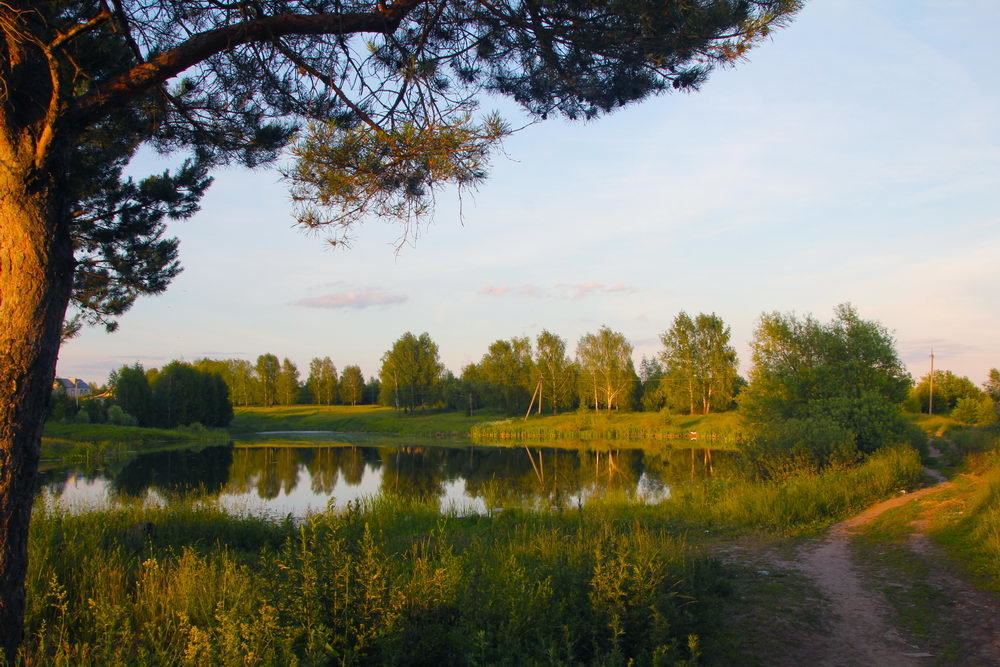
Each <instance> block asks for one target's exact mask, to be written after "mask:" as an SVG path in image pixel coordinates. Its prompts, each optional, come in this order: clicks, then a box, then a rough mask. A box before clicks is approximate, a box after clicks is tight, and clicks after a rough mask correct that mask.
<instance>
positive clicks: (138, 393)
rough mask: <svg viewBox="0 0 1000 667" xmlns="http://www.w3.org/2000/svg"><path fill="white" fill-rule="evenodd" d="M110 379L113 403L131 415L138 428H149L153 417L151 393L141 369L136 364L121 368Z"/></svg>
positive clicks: (143, 371) (144, 372)
mask: <svg viewBox="0 0 1000 667" xmlns="http://www.w3.org/2000/svg"><path fill="white" fill-rule="evenodd" d="M110 379H111V382H112V392H113V394H114V399H115V403H116V404H117V405H119V406H121V409H122V410H124V411H125V412H126V413H128V414H130V415H132V417H134V418H135V420H136V422H137V423H138V424H139V426H149V425H150V424H151V422H152V417H153V414H152V401H153V393H152V391H151V390H150V388H149V382H148V381H147V380H146V371H145V370H144V369H143V367H142V366H141V365H140V364H138V363H136V364H135V365H134V366H122V367H121V368H120V369H118V371H116V372H115V373H113V374H112V377H111V378H110Z"/></svg>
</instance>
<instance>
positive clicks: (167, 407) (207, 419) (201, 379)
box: [49, 361, 233, 428]
mask: <svg viewBox="0 0 1000 667" xmlns="http://www.w3.org/2000/svg"><path fill="white" fill-rule="evenodd" d="M49 418H50V419H68V418H72V419H73V420H74V421H77V422H90V423H94V422H100V423H111V424H120V425H123V426H154V427H159V428H174V427H176V426H190V425H192V424H201V425H202V426H210V427H224V426H228V425H229V423H230V422H231V421H232V419H233V404H232V401H231V400H230V393H229V387H228V385H227V383H226V381H225V380H224V379H223V378H222V376H221V375H219V374H218V373H217V372H215V371H213V370H212V369H211V368H206V367H205V366H204V365H203V364H194V365H193V364H187V363H184V362H182V361H172V362H170V363H169V364H167V365H165V366H164V367H163V368H150V369H148V370H147V369H145V368H143V367H142V365H141V364H138V363H136V364H134V365H132V366H122V367H121V368H119V369H118V370H115V371H112V372H111V375H110V376H109V377H108V386H107V387H106V388H102V389H101V391H100V392H98V393H97V395H96V396H93V397H88V398H85V399H84V400H82V401H80V405H79V408H78V409H77V406H75V405H74V404H73V403H71V402H70V401H69V400H68V399H67V398H66V396H65V392H62V391H60V390H58V389H57V390H56V391H55V392H54V393H53V400H52V404H51V408H50V413H49Z"/></svg>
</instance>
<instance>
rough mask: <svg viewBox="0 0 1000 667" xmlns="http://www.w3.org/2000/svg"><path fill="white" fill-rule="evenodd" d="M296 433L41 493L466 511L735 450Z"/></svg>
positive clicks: (168, 457) (179, 454)
mask: <svg viewBox="0 0 1000 667" xmlns="http://www.w3.org/2000/svg"><path fill="white" fill-rule="evenodd" d="M289 436H290V434H268V435H265V436H258V437H255V438H253V439H250V440H239V441H236V442H233V443H230V444H228V445H216V446H203V447H194V448H185V449H172V450H165V451H155V452H148V453H137V454H128V455H124V456H118V457H113V458H108V459H104V460H100V461H98V462H96V463H95V462H92V463H90V464H84V463H74V464H71V465H61V464H60V465H57V466H56V467H50V468H48V469H46V470H44V471H43V472H42V473H41V475H40V484H39V494H41V495H43V496H45V497H46V499H49V500H58V501H60V502H61V503H63V504H65V505H66V506H68V507H70V508H88V507H96V506H101V505H104V504H107V503H114V502H121V501H136V500H139V501H144V502H150V503H169V502H172V501H174V500H177V499H182V498H189V497H210V498H215V499H217V500H218V502H219V503H220V504H221V505H222V506H223V507H226V508H231V509H233V510H234V511H236V510H247V511H250V512H252V513H254V514H261V515H268V516H273V517H275V518H283V517H286V516H288V515H291V516H292V517H296V518H301V517H303V516H305V515H307V514H308V513H311V512H319V511H323V510H325V509H326V508H327V507H335V508H343V507H345V506H346V505H347V504H348V503H350V502H352V501H356V500H359V499H362V498H365V497H371V496H375V495H377V494H380V493H381V494H392V495H402V496H405V497H409V498H416V499H420V500H424V501H428V502H432V503H437V505H438V506H439V507H440V509H441V511H454V512H457V513H459V514H468V513H487V512H493V511H496V510H497V509H502V508H505V507H513V506H531V507H576V506H577V505H581V504H585V503H586V502H588V500H590V499H593V498H595V497H600V496H605V495H607V494H609V493H615V494H620V495H624V496H626V497H629V498H632V499H634V500H635V501H636V502H657V501H659V500H661V499H663V498H666V497H668V496H669V494H670V489H671V488H672V487H675V486H676V485H677V484H680V483H684V482H686V481H690V480H691V479H702V478H704V477H705V476H708V475H711V474H713V472H715V471H716V470H717V469H718V468H719V467H720V466H725V464H726V461H727V457H726V452H714V453H713V452H712V450H708V449H688V448H684V449H680V448H677V447H673V446H670V445H666V444H664V443H662V442H651V443H640V442H632V441H629V442H627V443H624V442H623V443H621V445H622V446H621V447H615V446H613V445H607V443H604V444H602V446H599V447H594V446H590V447H587V446H586V445H585V444H584V443H579V444H578V445H577V446H575V447H573V448H566V447H562V448H556V447H525V446H520V447H518V446H510V443H509V442H507V443H504V444H505V446H503V447H492V446H484V445H481V444H480V445H474V444H472V443H471V442H463V441H451V440H449V441H430V442H421V441H417V440H413V439H404V438H396V439H387V438H379V439H371V438H366V437H364V436H350V435H348V434H304V433H303V434H295V435H294V436H292V437H294V438H295V439H294V440H290V439H289Z"/></svg>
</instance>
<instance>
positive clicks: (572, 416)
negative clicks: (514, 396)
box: [470, 412, 743, 443]
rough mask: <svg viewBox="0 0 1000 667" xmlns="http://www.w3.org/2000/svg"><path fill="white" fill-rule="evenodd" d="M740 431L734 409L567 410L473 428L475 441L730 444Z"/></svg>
mask: <svg viewBox="0 0 1000 667" xmlns="http://www.w3.org/2000/svg"><path fill="white" fill-rule="evenodd" d="M742 432H743V422H742V419H741V417H740V416H739V415H738V414H736V413H735V412H723V413H718V414H710V415H670V414H666V413H661V412H626V413H622V414H618V413H614V414H610V415H608V414H599V413H594V412H567V413H565V414H560V415H533V416H531V417H529V418H528V419H527V420H525V419H521V418H517V419H504V420H499V421H490V422H484V423H481V424H476V425H474V426H473V427H472V429H471V431H470V435H471V436H472V437H473V439H475V440H477V441H488V440H507V439H510V440H518V441H532V442H545V441H550V440H576V441H588V440H639V439H644V440H661V439H662V440H685V441H686V440H690V439H691V438H692V437H693V436H694V435H695V434H696V437H697V439H698V440H699V441H701V440H709V441H713V440H714V441H718V442H720V443H732V442H735V440H736V439H737V438H738V437H739V435H740V434H741V433H742Z"/></svg>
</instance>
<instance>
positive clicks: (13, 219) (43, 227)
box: [0, 145, 73, 664]
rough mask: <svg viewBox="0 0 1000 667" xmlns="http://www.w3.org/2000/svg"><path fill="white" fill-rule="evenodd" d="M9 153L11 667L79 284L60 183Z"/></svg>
mask: <svg viewBox="0 0 1000 667" xmlns="http://www.w3.org/2000/svg"><path fill="white" fill-rule="evenodd" d="M2 152H3V155H2V158H3V159H2V160H0V359H2V360H3V363H0V648H2V649H3V651H4V653H6V655H7V657H8V661H9V662H11V663H12V664H13V662H14V655H15V651H16V650H17V646H18V644H19V643H20V641H21V636H22V634H23V628H24V579H25V574H26V572H27V567H28V521H29V518H30V516H31V506H32V501H33V498H34V491H35V477H36V473H37V470H38V453H39V446H40V442H41V435H42V426H43V418H44V415H45V411H46V409H47V407H48V401H49V395H50V393H51V389H52V380H53V378H54V376H55V368H56V357H57V353H58V350H59V336H60V332H61V329H62V322H63V317H64V316H65V313H66V305H67V303H68V302H69V296H70V288H71V285H72V280H73V247H72V242H71V240H70V237H69V232H68V230H67V228H66V226H65V219H66V218H65V215H64V213H65V211H64V210H63V209H64V206H65V204H64V202H62V201H61V194H60V190H61V189H60V188H59V187H58V183H57V182H56V179H55V178H54V177H52V176H51V175H49V174H41V173H39V170H37V169H36V168H34V167H30V166H29V167H26V168H24V169H19V168H17V167H16V166H15V165H16V164H17V162H16V160H17V157H18V156H17V155H15V154H14V153H15V152H16V148H15V149H11V148H10V146H9V145H8V146H7V147H6V148H5V150H3V151H2ZM22 159H23V156H22ZM21 164H24V161H22V162H21Z"/></svg>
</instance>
